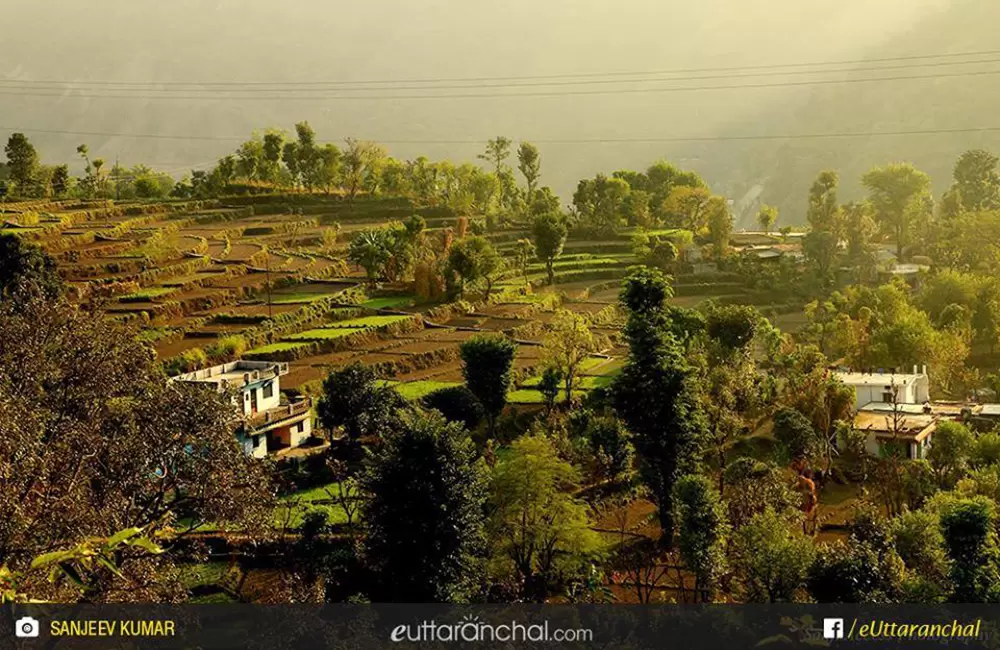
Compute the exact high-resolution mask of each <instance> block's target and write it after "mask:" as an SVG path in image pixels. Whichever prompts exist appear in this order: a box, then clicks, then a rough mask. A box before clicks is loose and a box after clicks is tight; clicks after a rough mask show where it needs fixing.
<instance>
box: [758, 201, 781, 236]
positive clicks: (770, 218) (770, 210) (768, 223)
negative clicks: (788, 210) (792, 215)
mask: <svg viewBox="0 0 1000 650" xmlns="http://www.w3.org/2000/svg"><path fill="white" fill-rule="evenodd" d="M757 223H758V224H759V225H760V228H761V230H763V231H764V232H765V233H767V234H771V229H772V228H774V224H776V223H778V208H776V207H774V206H773V205H761V206H760V210H758V211H757Z"/></svg>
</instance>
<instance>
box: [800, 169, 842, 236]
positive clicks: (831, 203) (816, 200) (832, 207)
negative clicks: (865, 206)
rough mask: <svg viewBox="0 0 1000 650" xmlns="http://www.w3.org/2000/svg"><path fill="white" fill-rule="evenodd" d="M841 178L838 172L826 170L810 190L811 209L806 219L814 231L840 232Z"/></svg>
mask: <svg viewBox="0 0 1000 650" xmlns="http://www.w3.org/2000/svg"><path fill="white" fill-rule="evenodd" d="M839 184H840V177H839V176H838V175H837V172H835V171H832V170H826V171H822V172H820V174H819V176H817V177H816V180H815V181H813V184H812V187H810V188H809V207H808V210H807V212H806V219H807V220H808V221H809V226H810V227H811V228H812V230H813V231H826V232H832V233H834V235H837V234H838V233H839V231H840V204H839V203H838V202H837V186H838V185H839Z"/></svg>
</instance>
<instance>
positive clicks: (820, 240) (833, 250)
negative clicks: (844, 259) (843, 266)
mask: <svg viewBox="0 0 1000 650" xmlns="http://www.w3.org/2000/svg"><path fill="white" fill-rule="evenodd" d="M839 247H840V240H839V239H838V238H837V235H835V234H834V233H832V232H831V231H829V230H812V231H810V232H809V233H807V234H806V236H805V237H803V238H802V254H803V255H805V257H806V259H807V260H809V262H810V263H811V264H812V265H813V266H814V267H815V268H816V273H817V275H818V276H819V278H820V280H821V281H822V282H823V283H824V284H828V283H829V282H830V281H831V280H832V277H833V276H832V274H833V269H834V265H835V263H836V261H837V252H838V250H839Z"/></svg>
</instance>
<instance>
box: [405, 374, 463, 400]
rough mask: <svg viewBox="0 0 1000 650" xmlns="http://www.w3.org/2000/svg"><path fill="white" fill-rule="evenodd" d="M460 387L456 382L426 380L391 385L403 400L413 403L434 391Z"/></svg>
mask: <svg viewBox="0 0 1000 650" xmlns="http://www.w3.org/2000/svg"><path fill="white" fill-rule="evenodd" d="M461 385H462V383H461V382H458V381H434V380H433V379H427V380H424V381H411V382H407V383H405V384H393V387H394V388H395V389H396V392H397V393H399V394H400V395H402V396H403V397H404V398H405V399H408V400H411V401H413V400H418V399H420V398H422V397H424V396H426V395H430V394H431V393H433V392H434V391H436V390H440V389H442V388H454V387H455V386H461Z"/></svg>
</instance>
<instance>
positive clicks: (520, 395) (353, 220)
mask: <svg viewBox="0 0 1000 650" xmlns="http://www.w3.org/2000/svg"><path fill="white" fill-rule="evenodd" d="M289 200H291V199H289V198H288V197H280V196H277V197H269V196H264V197H235V198H233V199H232V200H229V201H211V202H198V201H190V202H163V203H157V204H143V203H134V204H119V205H115V204H112V203H111V202H107V203H104V202H89V203H79V202H77V203H72V202H62V203H54V202H48V203H34V204H32V203H22V204H17V205H16V206H15V208H14V210H13V211H10V208H9V207H8V208H7V209H8V212H7V213H5V214H4V218H3V219H2V220H0V221H2V222H3V228H0V232H7V233H15V234H16V235H17V236H19V237H22V238H24V239H26V240H29V241H32V242H35V243H37V244H38V245H40V246H42V247H43V248H45V249H46V250H47V252H49V253H50V254H51V255H52V256H53V257H54V258H55V259H56V260H57V262H58V265H59V268H60V273H61V274H62V275H63V276H64V278H65V279H66V280H67V281H68V282H69V283H70V285H71V286H72V287H73V289H74V295H75V299H77V300H79V301H91V300H100V301H102V302H103V304H104V307H105V309H106V310H107V312H108V313H109V314H110V315H111V316H112V317H115V318H120V319H124V320H128V321H131V322H134V323H136V324H137V326H138V327H139V328H140V329H141V330H142V336H143V338H144V339H145V340H146V341H148V342H149V344H150V345H151V346H152V347H153V348H154V350H155V351H156V354H157V355H158V356H159V358H160V359H161V360H163V362H164V363H165V365H166V367H167V369H168V371H172V372H180V371H182V370H185V369H189V368H192V367H195V366H200V365H206V364H208V363H214V362H221V361H224V360H228V358H229V357H231V356H232V355H234V354H238V355H240V356H245V357H248V358H256V359H272V360H284V361H288V362H289V363H290V368H291V371H290V374H289V375H288V377H286V378H285V379H284V380H283V382H282V386H283V388H285V389H289V390H296V391H302V392H310V393H315V392H316V391H318V390H319V384H320V382H321V381H322V379H323V378H324V377H325V376H326V374H327V373H328V372H329V371H330V370H331V369H333V368H337V367H340V366H343V365H344V364H347V363H350V362H354V361H359V362H361V363H365V364H368V365H371V366H374V367H376V368H377V369H378V371H379V372H380V373H381V374H382V376H383V377H385V378H386V380H389V381H392V382H394V385H396V386H397V388H398V390H399V391H400V392H401V393H402V394H403V395H404V396H406V397H407V398H411V399H417V398H420V397H422V396H423V395H426V394H427V393H428V392H431V391H433V390H436V389H437V388H442V387H446V386H452V385H456V384H458V383H459V382H461V381H462V379H463V378H462V368H461V362H460V359H459V347H460V345H461V343H462V342H463V341H466V340H468V339H469V338H471V337H472V336H475V335H476V334H477V333H479V332H504V333H506V334H508V335H509V336H511V337H513V338H514V339H515V340H516V341H517V343H518V354H517V359H516V363H515V370H516V377H517V385H516V388H515V390H514V391H513V392H512V394H511V400H512V401H513V402H515V403H524V404H536V403H539V402H540V401H541V394H540V393H539V392H538V391H537V385H538V375H539V373H540V371H541V367H542V364H543V360H542V351H541V347H540V344H541V341H542V339H543V338H544V334H545V329H546V324H547V323H548V322H549V321H550V320H551V319H552V317H553V314H554V310H555V308H557V307H562V308H566V309H570V310H572V311H574V312H576V313H579V314H583V315H585V316H587V317H588V318H590V319H591V320H592V322H593V326H594V327H595V328H597V329H595V331H598V332H600V333H602V334H604V335H605V337H606V339H607V340H608V341H609V343H608V346H607V348H606V349H604V350H601V354H600V355H597V356H594V357H593V359H591V360H590V361H589V362H588V364H587V367H586V368H585V370H584V377H583V378H582V380H581V381H580V383H579V386H578V389H579V390H581V391H589V390H594V389H598V388H602V387H604V386H607V385H608V384H609V383H610V377H611V376H613V374H614V373H615V372H617V371H618V369H619V368H620V367H621V359H622V357H623V355H624V350H623V349H622V348H621V347H620V345H619V344H618V343H616V336H615V335H616V332H617V325H618V324H620V318H621V317H620V314H619V313H618V312H617V311H616V309H615V305H616V304H617V300H618V283H619V281H620V279H621V278H622V277H623V276H624V275H625V273H626V272H627V269H628V267H629V266H631V265H632V264H634V263H635V259H634V258H633V257H632V255H631V251H630V248H631V246H630V243H629V235H628V234H627V233H625V234H619V235H618V236H616V237H614V238H611V239H609V240H608V241H604V242H592V241H591V242H583V241H570V242H568V243H567V245H566V252H565V254H564V255H563V256H562V257H561V258H559V260H558V261H557V262H556V264H555V267H554V268H555V275H556V283H555V284H554V285H553V286H545V282H546V280H547V278H546V272H545V268H544V266H543V265H542V264H540V263H537V262H533V263H531V264H529V266H528V268H527V273H526V277H525V276H524V275H522V273H521V272H520V269H518V268H517V265H516V264H515V263H513V260H511V262H512V263H511V264H510V269H511V270H510V271H509V272H508V273H507V274H506V276H505V277H504V278H502V279H501V281H500V282H499V283H498V284H499V289H498V291H499V295H497V292H495V294H494V297H493V299H492V300H491V301H490V302H489V303H481V302H480V303H477V304H474V305H473V306H472V307H471V309H469V308H462V309H460V308H458V305H457V304H456V305H450V306H449V305H441V304H426V303H421V302H420V301H418V300H417V299H416V298H415V297H414V296H413V294H412V288H411V287H410V286H408V285H407V284H405V283H399V284H395V285H389V286H386V287H384V288H383V290H382V291H381V292H380V293H376V294H373V295H365V292H364V291H363V281H364V273H363V271H362V270H361V269H359V268H356V267H353V266H352V265H350V264H348V263H347V262H346V249H347V245H348V242H349V240H350V237H351V233H353V232H356V231H357V230H359V229H361V228H367V227H372V226H377V225H381V224H384V223H386V222H387V221H389V220H402V219H405V218H407V217H409V216H410V215H411V214H413V213H414V212H420V211H421V209H419V208H413V207H412V206H410V205H409V204H407V203H406V202H405V201H399V200H370V201H360V200H359V201H358V202H357V203H356V204H355V206H353V208H349V207H348V206H347V204H346V203H345V202H344V201H342V200H340V199H337V198H331V199H327V200H315V201H313V202H310V203H308V204H306V205H305V206H304V207H300V208H296V209H295V210H292V209H291V208H289V207H288V205H287V204H286V203H287V202H288V201H289ZM31 214H37V215H39V217H38V218H37V219H33V218H32V217H31V216H30V215H31ZM425 214H426V215H427V216H425V219H426V221H427V229H428V232H429V233H434V232H435V231H439V230H442V229H445V228H450V227H453V226H455V223H456V222H455V218H454V217H449V216H442V215H441V214H440V212H425ZM22 222H24V224H25V225H21V223H22ZM335 223H336V224H337V226H334V224H335ZM333 228H336V230H333V233H336V232H339V233H340V234H339V236H338V237H336V238H333V237H331V236H330V235H331V229H333ZM527 236H529V234H528V233H527V232H526V231H525V230H523V229H517V228H511V229H507V230H500V231H496V232H490V233H488V235H487V237H489V238H490V239H491V240H492V241H494V243H495V244H496V246H497V247H498V248H499V249H500V250H501V251H502V252H504V253H505V254H512V247H513V244H514V243H515V242H516V241H517V240H518V239H520V238H524V237H527ZM692 286H693V285H692ZM682 289H683V287H679V291H678V297H677V298H675V299H674V301H675V303H676V304H682V305H685V306H691V305H694V304H697V303H698V302H700V301H702V300H704V299H706V296H707V295H716V296H719V295H722V296H725V295H726V294H727V293H730V292H732V290H731V289H730V288H729V286H728V285H727V284H726V283H725V282H719V281H715V280H713V283H712V284H711V285H710V286H707V287H705V286H700V285H699V286H696V287H694V289H693V290H692V291H690V292H688V291H685V290H682ZM467 298H468V299H471V300H475V299H476V296H475V292H473V295H472V296H467ZM794 318H795V315H794V314H793V315H791V316H790V317H789V319H794Z"/></svg>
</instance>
